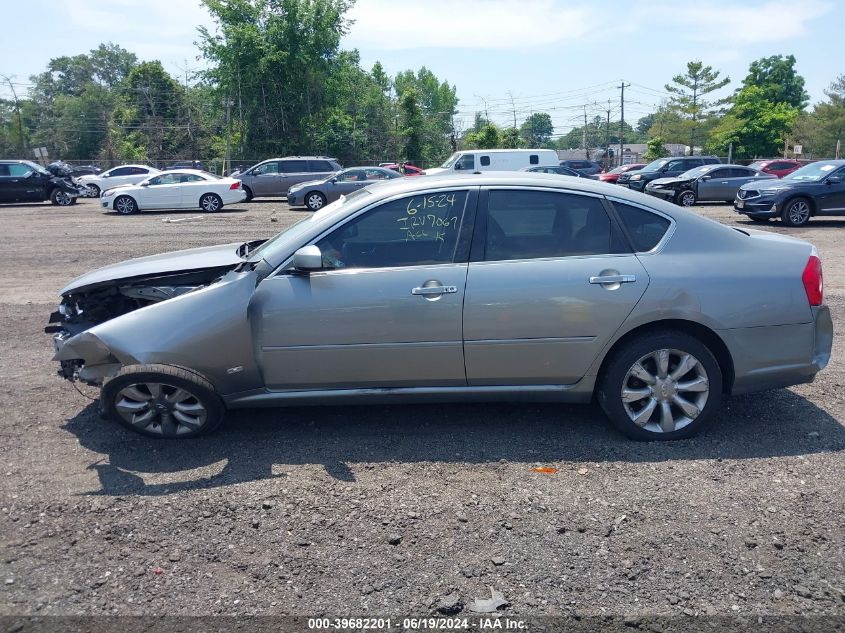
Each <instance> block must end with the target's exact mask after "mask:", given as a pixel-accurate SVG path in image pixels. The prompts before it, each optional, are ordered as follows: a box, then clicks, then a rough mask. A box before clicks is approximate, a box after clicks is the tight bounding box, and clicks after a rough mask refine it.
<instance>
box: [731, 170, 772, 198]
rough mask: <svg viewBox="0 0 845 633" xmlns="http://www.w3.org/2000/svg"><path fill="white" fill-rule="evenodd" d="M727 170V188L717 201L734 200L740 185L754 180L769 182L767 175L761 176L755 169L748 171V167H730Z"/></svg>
mask: <svg viewBox="0 0 845 633" xmlns="http://www.w3.org/2000/svg"><path fill="white" fill-rule="evenodd" d="M729 169H730V173H729V175H728V178H727V187H726V189H725V190H724V191H723V192H722V193H723V194H724V197H722V198H719V200H725V201H730V202H733V200H734V198H736V192H737V191H739V188H740V187H741V186H742V185H744V184H746V183H749V182H754V181H755V180H771V179H770V178H769V174H765V175H763V174H762V173H761V172H759V171H757V170H756V169H750V168H748V167H730V168H729ZM723 180H725V179H723Z"/></svg>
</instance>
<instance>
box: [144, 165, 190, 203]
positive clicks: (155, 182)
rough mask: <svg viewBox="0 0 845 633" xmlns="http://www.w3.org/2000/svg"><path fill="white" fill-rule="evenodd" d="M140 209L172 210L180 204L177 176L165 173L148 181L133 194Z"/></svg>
mask: <svg viewBox="0 0 845 633" xmlns="http://www.w3.org/2000/svg"><path fill="white" fill-rule="evenodd" d="M135 196H136V197H137V198H138V206H139V207H140V208H141V209H174V208H178V207H179V206H180V205H181V202H182V183H181V179H180V177H179V174H174V173H172V172H165V173H163V174H159V175H158V176H153V177H152V178H150V179H149V181H148V184H146V185H145V186H143V187H139V188H138V192H137V193H136V194H135Z"/></svg>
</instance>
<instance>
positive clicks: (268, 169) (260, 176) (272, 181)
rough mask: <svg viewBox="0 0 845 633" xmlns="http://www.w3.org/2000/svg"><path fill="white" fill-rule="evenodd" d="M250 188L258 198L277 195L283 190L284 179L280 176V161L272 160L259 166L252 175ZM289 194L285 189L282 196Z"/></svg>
mask: <svg viewBox="0 0 845 633" xmlns="http://www.w3.org/2000/svg"><path fill="white" fill-rule="evenodd" d="M250 176H251V179H250V180H251V182H250V187H251V189H252V193H253V194H254V195H256V196H270V195H276V194H277V192H278V191H279V190H280V189H281V186H282V185H281V182H282V177H281V176H280V175H279V161H275V160H271V161H268V162H266V163H262V164H261V165H258V167H256V168H255V169H253V170H252V172H251V173H250ZM287 192H288V190H287V189H285V190H284V191H283V192H282V194H286V193H287Z"/></svg>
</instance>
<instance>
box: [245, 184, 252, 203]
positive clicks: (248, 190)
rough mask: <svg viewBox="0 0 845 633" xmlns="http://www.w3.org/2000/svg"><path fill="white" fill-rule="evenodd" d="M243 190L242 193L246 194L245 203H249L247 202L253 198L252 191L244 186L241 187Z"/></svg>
mask: <svg viewBox="0 0 845 633" xmlns="http://www.w3.org/2000/svg"><path fill="white" fill-rule="evenodd" d="M243 188H244V191H245V192H246V202H249V201H250V200H252V199H253V198H254V197H255V196H254V195H252V189H250V188H249V187H247V186H246V185H243Z"/></svg>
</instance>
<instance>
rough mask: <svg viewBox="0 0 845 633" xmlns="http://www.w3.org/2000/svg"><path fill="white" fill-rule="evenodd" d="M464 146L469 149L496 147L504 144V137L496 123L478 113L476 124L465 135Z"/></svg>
mask: <svg viewBox="0 0 845 633" xmlns="http://www.w3.org/2000/svg"><path fill="white" fill-rule="evenodd" d="M464 146H465V147H467V148H468V149H496V148H497V147H501V146H502V137H501V132H500V131H499V128H498V127H496V125H495V124H493V123H490V122H489V121H487V120H486V119H483V118H482V117H481V116H480V115H476V125H475V126H474V128H473V129H472V130H470V131H469V132H467V134H466V136H464Z"/></svg>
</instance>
